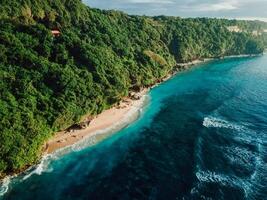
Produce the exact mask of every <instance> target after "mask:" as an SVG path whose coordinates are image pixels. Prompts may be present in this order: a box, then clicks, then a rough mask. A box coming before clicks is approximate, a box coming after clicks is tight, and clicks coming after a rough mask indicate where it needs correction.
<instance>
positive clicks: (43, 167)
mask: <svg viewBox="0 0 267 200" xmlns="http://www.w3.org/2000/svg"><path fill="white" fill-rule="evenodd" d="M53 158H54V157H53V154H49V155H45V156H44V157H43V158H42V160H41V162H40V163H39V164H38V165H37V166H34V167H32V168H30V169H29V170H28V171H27V172H28V173H27V174H26V175H25V176H24V177H23V178H22V180H23V181H24V180H26V179H28V178H30V177H31V176H32V175H34V174H35V175H41V174H42V173H43V172H51V171H52V170H53V169H52V168H49V164H50V162H51V160H52V159H53Z"/></svg>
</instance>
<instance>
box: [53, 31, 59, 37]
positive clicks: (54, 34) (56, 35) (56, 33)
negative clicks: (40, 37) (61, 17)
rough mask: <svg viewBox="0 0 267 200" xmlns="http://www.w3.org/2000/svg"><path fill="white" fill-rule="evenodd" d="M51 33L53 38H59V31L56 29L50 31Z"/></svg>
mask: <svg viewBox="0 0 267 200" xmlns="http://www.w3.org/2000/svg"><path fill="white" fill-rule="evenodd" d="M51 33H52V35H53V36H54V37H58V36H60V31H59V30H56V29H54V30H51Z"/></svg>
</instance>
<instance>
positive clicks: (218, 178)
mask: <svg viewBox="0 0 267 200" xmlns="http://www.w3.org/2000/svg"><path fill="white" fill-rule="evenodd" d="M196 177H197V178H198V180H199V181H201V182H207V183H218V184H221V185H223V186H232V187H237V186H240V184H238V182H237V180H235V178H233V177H230V176H227V175H223V174H217V173H216V172H211V171H199V172H197V173H196Z"/></svg>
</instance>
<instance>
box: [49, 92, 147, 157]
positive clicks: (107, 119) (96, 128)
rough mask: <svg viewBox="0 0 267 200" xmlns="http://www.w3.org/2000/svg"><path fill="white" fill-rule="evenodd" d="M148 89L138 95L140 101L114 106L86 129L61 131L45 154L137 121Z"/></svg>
mask: <svg viewBox="0 0 267 200" xmlns="http://www.w3.org/2000/svg"><path fill="white" fill-rule="evenodd" d="M147 91H148V89H145V90H143V91H142V92H139V93H136V95H137V96H138V97H140V98H139V99H136V100H134V99H131V98H126V99H124V100H122V101H121V102H120V103H119V106H114V107H112V108H110V109H108V110H105V111H103V112H102V113H100V114H99V115H97V116H96V117H95V118H93V119H92V121H91V122H90V124H89V126H88V127H87V128H85V129H79V130H74V131H70V132H68V131H60V132H58V133H56V134H55V135H54V136H53V137H52V138H51V139H50V140H48V141H47V143H46V144H45V153H46V154H51V153H53V152H55V151H56V150H59V149H62V148H65V147H68V146H71V145H74V144H75V143H77V142H79V141H81V140H83V139H85V138H88V137H92V136H94V135H96V134H99V132H101V133H102V132H110V131H111V130H110V129H111V128H116V129H117V130H119V129H121V128H123V127H125V126H126V125H128V124H130V123H131V122H133V121H135V120H136V119H137V118H138V116H139V111H140V109H141V108H142V107H143V105H144V103H145V94H146V93H147Z"/></svg>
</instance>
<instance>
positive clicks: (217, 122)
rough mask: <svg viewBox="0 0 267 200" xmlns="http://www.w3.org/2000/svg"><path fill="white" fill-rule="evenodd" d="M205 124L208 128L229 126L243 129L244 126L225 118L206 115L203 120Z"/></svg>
mask: <svg viewBox="0 0 267 200" xmlns="http://www.w3.org/2000/svg"><path fill="white" fill-rule="evenodd" d="M203 126H205V127H207V128H227V129H233V130H238V131H240V130H243V129H244V127H243V126H240V125H236V124H234V123H231V122H228V121H226V120H223V119H219V118H215V117H205V118H204V121H203Z"/></svg>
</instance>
